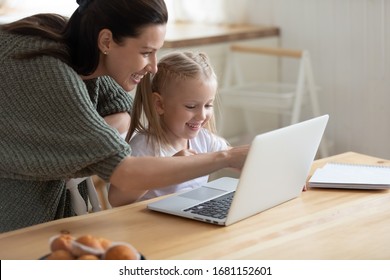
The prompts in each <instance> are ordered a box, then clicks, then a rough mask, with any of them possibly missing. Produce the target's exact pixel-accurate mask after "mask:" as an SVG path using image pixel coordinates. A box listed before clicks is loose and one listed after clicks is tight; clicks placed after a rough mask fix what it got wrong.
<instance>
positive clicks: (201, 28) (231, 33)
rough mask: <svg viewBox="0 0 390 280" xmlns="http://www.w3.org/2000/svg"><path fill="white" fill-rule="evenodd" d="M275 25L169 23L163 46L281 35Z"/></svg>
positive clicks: (181, 45)
mask: <svg viewBox="0 0 390 280" xmlns="http://www.w3.org/2000/svg"><path fill="white" fill-rule="evenodd" d="M279 34H280V30H279V28H277V27H275V26H257V25H242V24H241V25H228V24H202V23H184V22H182V23H180V22H179V23H174V24H168V26H167V34H166V36H165V42H164V46H163V48H182V47H194V46H199V45H210V44H216V43H229V42H233V41H238V40H247V39H260V38H264V37H272V36H279Z"/></svg>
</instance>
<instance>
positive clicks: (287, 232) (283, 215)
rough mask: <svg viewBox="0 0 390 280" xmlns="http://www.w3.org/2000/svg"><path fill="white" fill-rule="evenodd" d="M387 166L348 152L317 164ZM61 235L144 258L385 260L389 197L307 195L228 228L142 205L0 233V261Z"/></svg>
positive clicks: (389, 254)
mask: <svg viewBox="0 0 390 280" xmlns="http://www.w3.org/2000/svg"><path fill="white" fill-rule="evenodd" d="M328 161H337V162H348V163H365V164H378V165H389V166H390V161H389V160H382V159H379V158H375V157H370V156H366V155H362V154H357V153H353V152H348V153H344V154H340V155H337V156H333V157H329V158H326V159H321V160H318V161H315V162H314V164H313V168H312V170H311V174H312V173H313V172H314V170H315V168H317V167H319V166H322V165H323V164H325V163H326V162H328ZM62 230H65V231H69V232H70V233H72V234H73V235H75V236H80V235H83V234H93V235H96V236H102V237H106V238H109V239H112V240H116V241H127V242H130V243H132V244H133V245H134V246H135V247H136V248H137V249H138V250H139V251H140V252H141V253H143V254H144V255H145V257H146V258H148V259H275V260H276V259H390V246H389V244H390V191H367V190H326V189H321V190H320V189H318V190H317V189H310V190H308V191H306V192H303V193H302V195H301V196H300V197H299V198H296V199H293V200H291V201H289V202H286V203H284V204H282V205H279V206H277V207H274V208H272V209H270V210H268V211H265V212H262V213H260V214H258V215H255V216H253V217H251V218H248V219H246V220H244V221H241V222H238V223H236V224H233V225H231V226H229V227H221V226H216V225H211V224H206V223H202V222H197V221H192V220H187V219H184V218H180V217H173V216H170V215H165V214H160V213H156V212H152V211H149V210H147V209H146V202H141V203H136V204H133V205H128V206H123V207H119V208H115V209H111V210H106V211H102V212H98V213H94V214H88V215H84V216H79V217H73V218H67V219H62V220H57V221H53V222H50V223H46V224H41V225H36V226H32V227H29V228H25V229H21V230H16V231H12V232H8V233H3V234H0V248H1V250H0V259H37V258H39V257H40V256H42V255H44V254H46V253H47V252H48V239H49V237H50V236H52V235H55V234H58V233H59V232H61V231H62Z"/></svg>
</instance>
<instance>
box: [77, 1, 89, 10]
mask: <svg viewBox="0 0 390 280" xmlns="http://www.w3.org/2000/svg"><path fill="white" fill-rule="evenodd" d="M76 2H77V4H79V8H78V11H79V13H82V12H84V10H85V9H86V8H87V7H88V5H89V4H90V3H91V2H92V0H76Z"/></svg>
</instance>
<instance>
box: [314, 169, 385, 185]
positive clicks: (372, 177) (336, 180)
mask: <svg viewBox="0 0 390 280" xmlns="http://www.w3.org/2000/svg"><path fill="white" fill-rule="evenodd" d="M309 186H310V187H313V188H337V189H367V190H385V189H390V166H379V165H363V164H347V163H334V162H330V163H327V164H325V166H324V167H322V168H317V169H316V171H315V172H314V174H313V176H312V177H311V178H310V180H309Z"/></svg>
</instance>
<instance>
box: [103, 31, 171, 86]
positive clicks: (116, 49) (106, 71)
mask: <svg viewBox="0 0 390 280" xmlns="http://www.w3.org/2000/svg"><path fill="white" fill-rule="evenodd" d="M165 33H166V25H155V24H154V25H149V26H147V27H145V28H143V29H142V32H141V34H140V35H139V36H138V37H137V38H125V39H124V40H123V41H122V42H121V43H119V44H118V43H116V42H115V41H114V40H113V38H112V33H111V31H109V30H108V29H103V30H102V31H101V32H100V36H99V49H100V50H101V52H102V53H101V58H100V62H99V66H98V70H97V71H96V72H98V73H99V75H108V76H111V77H112V78H113V79H114V80H115V81H116V82H117V83H118V84H119V85H120V86H122V87H123V89H124V90H126V91H131V90H133V89H134V88H135V86H136V85H137V84H138V83H139V82H140V81H141V79H142V78H143V76H144V75H145V74H146V73H147V72H151V73H156V72H157V56H156V54H157V51H158V50H159V49H160V48H161V47H162V45H163V43H164V38H165Z"/></svg>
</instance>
